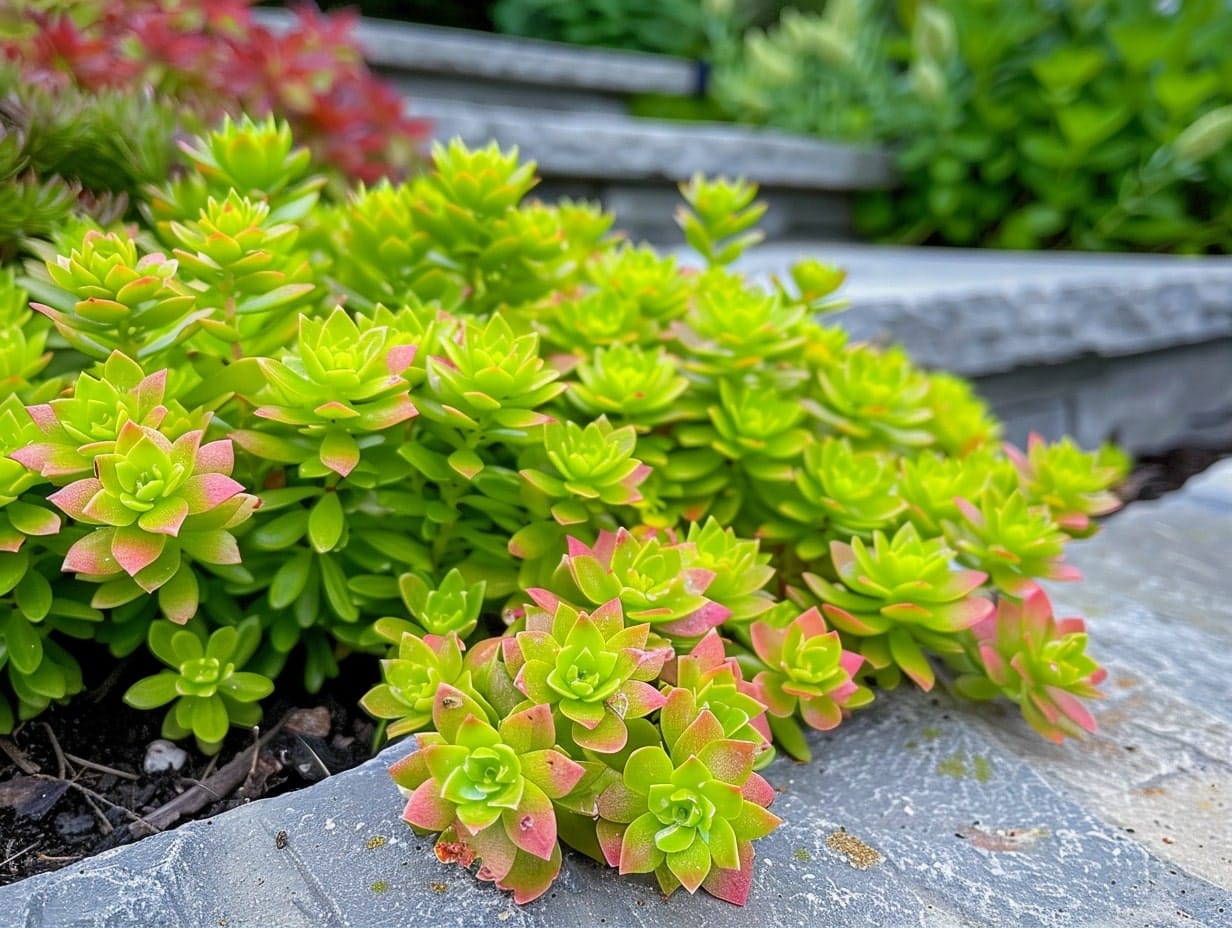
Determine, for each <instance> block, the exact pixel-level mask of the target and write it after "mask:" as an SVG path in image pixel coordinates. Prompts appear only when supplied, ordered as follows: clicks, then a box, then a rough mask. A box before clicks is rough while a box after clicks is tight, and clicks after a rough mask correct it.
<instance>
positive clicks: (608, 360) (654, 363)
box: [565, 345, 689, 431]
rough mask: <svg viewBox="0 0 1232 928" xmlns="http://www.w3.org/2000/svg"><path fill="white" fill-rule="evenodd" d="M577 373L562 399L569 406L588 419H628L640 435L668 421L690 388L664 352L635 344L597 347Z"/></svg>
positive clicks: (621, 420)
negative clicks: (567, 401) (603, 417)
mask: <svg viewBox="0 0 1232 928" xmlns="http://www.w3.org/2000/svg"><path fill="white" fill-rule="evenodd" d="M575 373H576V374H577V378H578V379H577V381H576V382H574V383H571V384H570V385H569V390H568V392H567V393H566V394H565V398H566V399H568V400H569V402H570V403H572V404H573V405H574V406H576V407H577V408H578V409H579V410H580V411H581V412H583V413H586V414H587V415H592V416H596V417H597V416H601V415H605V416H607V417H608V418H609V419H612V420H614V421H616V422H623V421H624V420H626V419H629V420H631V421H630V425H633V426H634V427H635V428H636V429H638V430H639V431H649V430H650V429H651V428H652V427H654V426H656V425H660V424H662V423H664V422H667V421H669V420H670V419H671V418H672V417H673V415H674V412H675V410H674V407H675V404H676V399H677V398H678V397H679V396H680V395H681V394H682V393H684V391H685V390H686V389H688V386H689V382H688V381H687V380H686V379H685V378H684V377H681V376H680V375H679V374H678V373H677V368H676V364H675V362H674V361H673V360H672V358H670V357H669V356H668V355H667V353H666V352H665V350H664V349H663V348H662V347H660V348H657V349H655V350H654V351H653V352H652V351H647V350H646V349H643V348H642V347H640V346H638V345H610V346H607V347H601V348H596V349H594V351H593V352H592V353H591V354H590V356H588V357H587V358H586V359H585V360H583V361H582V362H581V363H580V364H579V365H578V366H577V368H576V369H575Z"/></svg>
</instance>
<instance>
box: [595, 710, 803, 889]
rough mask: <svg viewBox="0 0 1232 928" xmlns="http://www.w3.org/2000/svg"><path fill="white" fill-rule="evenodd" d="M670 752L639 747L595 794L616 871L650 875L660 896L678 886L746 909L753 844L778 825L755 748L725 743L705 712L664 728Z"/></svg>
mask: <svg viewBox="0 0 1232 928" xmlns="http://www.w3.org/2000/svg"><path fill="white" fill-rule="evenodd" d="M663 734H664V737H665V739H666V742H667V748H668V749H667V750H664V748H663V747H662V746H659V745H647V746H645V747H641V748H638V749H637V750H636V751H634V752H633V753H632V754H631V755H630V756H629V759H628V761H627V762H626V764H625V768H624V775H623V776H622V778H621V779H620V780H619V781H617V782H616V783H613V784H612V785H611V786H609V787H608V788H607V789H606V790H604V792H603V794H602V795H601V796H600V797H599V802H598V812H599V816H600V821H599V823H598V836H599V843H600V845H601V847H602V849H603V853H604V856H605V857H606V859H607V862H608V864H609V865H610V866H612V867H617V868H619V870H620V872H621V873H654V875H655V877H656V878H657V879H658V881H659V886H660V888H661V889H662V890H663V892H664V893H666V894H668V895H670V894H671V893H672V892H674V891H675V890H676V889H677V888H678V887H680V886H683V887H684V888H685V889H686V890H688V891H689V892H690V893H693V892H696V891H697V890H698V889H699V888H702V889H705V890H706V891H707V892H708V893H710V894H711V895H712V896H717V897H718V898H720V899H725V900H726V901H728V902H733V903H735V904H736V905H743V904H744V901H745V899H746V898H747V897H748V893H749V888H750V886H751V884H752V879H753V846H752V842H753V841H755V840H756V839H757V838H761V837H764V836H766V835H768V834H769V833H770V832H772V831H773V830H774V829H775V828H777V827H778V825H779V824H780V819H779V818H778V816H776V815H774V814H773V813H771V812H769V811H767V809H766V806H768V805H769V804H770V802H771V800H772V799H773V797H774V790H773V789H771V788H770V786H769V785H768V784H767V783H766V782H765V780H763V779H762V778H761V776H759V775H758V774H756V773H754V772H753V759H754V755H755V752H756V746H755V745H754V744H753V743H752V742H750V741H738V740H733V739H731V738H727V737H726V736H725V734H724V731H723V726H722V724H721V723H720V722H719V720H718V719H717V718H716V717H715V716H714V714H713V713H712V712H710V711H709V710H708V709H703V710H702V711H700V712H699V713H698V714H697V716H696V718H694V719H692V720H690V721H689V723H688V724H687V725H686V726H685V727H683V728H681V729H676V728H674V727H669V726H666V725H665V726H664V731H663Z"/></svg>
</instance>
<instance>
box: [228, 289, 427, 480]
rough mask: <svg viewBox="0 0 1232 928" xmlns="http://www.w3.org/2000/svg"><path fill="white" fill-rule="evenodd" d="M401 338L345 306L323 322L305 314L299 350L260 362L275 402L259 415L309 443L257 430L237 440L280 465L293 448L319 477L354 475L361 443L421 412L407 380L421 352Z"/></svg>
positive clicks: (259, 408) (303, 462)
mask: <svg viewBox="0 0 1232 928" xmlns="http://www.w3.org/2000/svg"><path fill="white" fill-rule="evenodd" d="M402 338H403V336H401V335H399V334H398V333H396V332H395V331H393V330H391V329H390V328H389V327H388V326H382V325H376V324H374V323H373V322H371V321H370V320H368V319H366V318H365V317H362V316H360V317H358V318H354V319H353V318H352V317H351V316H349V315H348V314H347V313H346V312H345V311H344V310H343V309H342V308H341V307H335V309H334V310H333V312H331V313H330V314H329V316H328V317H327V318H326V319H325V320H323V321H321V320H317V319H310V318H308V317H304V316H301V317H300V327H299V337H298V339H297V341H296V349H295V351H294V352H293V353H288V354H287V355H285V356H284V357H283V359H282V360H275V359H272V358H261V359H260V360H259V362H258V363H259V364H260V367H261V372H262V373H263V374H264V375H265V380H266V383H267V386H268V390H269V394H270V396H271V398H272V399H273V402H271V403H266V404H265V405H262V406H259V407H258V408H257V409H256V415H257V416H259V417H261V418H264V419H270V420H272V421H274V422H279V423H282V424H283V425H288V426H291V427H292V428H293V429H295V431H296V432H297V433H298V434H299V435H300V436H303V437H304V438H306V439H307V442H298V441H297V442H295V445H293V446H292V448H291V449H286V448H285V447H284V446H277V447H275V446H274V443H273V442H272V441H271V440H270V439H269V438H267V437H266V434H265V433H262V432H259V431H250V430H245V431H242V432H240V433H238V434H236V436H235V439H236V441H237V442H238V443H239V444H240V445H241V446H243V447H244V448H245V449H246V450H248V451H250V452H252V453H254V454H268V455H269V456H271V457H272V458H273V459H274V460H283V459H284V455H286V454H287V453H288V450H290V453H291V455H292V457H293V458H298V460H297V461H295V463H300V464H301V465H304V464H306V465H307V468H308V470H309V471H311V472H314V473H316V474H317V475H318V476H323V475H324V474H326V473H330V472H332V473H334V474H337V475H338V476H339V477H346V476H348V475H349V474H350V473H351V471H353V470H354V469H355V467H356V466H357V465H358V464H359V462H360V456H361V448H360V443H359V437H362V436H364V435H366V434H368V433H371V432H380V431H383V430H384V429H388V428H392V427H393V426H395V425H398V424H399V423H402V422H406V421H407V420H408V419H410V418H412V417H414V416H415V415H416V413H417V410H416V408H415V404H414V403H412V402H411V398H410V393H409V388H408V383H407V381H406V380H405V379H404V378H403V377H402V376H401V375H402V373H403V372H404V371H405V370H406V369H407V368H408V367H409V366H410V364H411V361H412V360H413V359H414V357H415V350H416V346H415V345H413V344H406V343H404V342H403V341H402ZM296 446H298V447H299V448H300V449H302V450H300V451H299V452H296V451H295V450H294V447H296ZM314 446H315V447H314ZM313 458H315V459H316V460H315V461H313V460H312V459H313ZM318 462H319V465H320V467H319V468H318V467H317V466H316V465H317V463H318Z"/></svg>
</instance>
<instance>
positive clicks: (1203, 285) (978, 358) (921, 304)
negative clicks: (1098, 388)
mask: <svg viewBox="0 0 1232 928" xmlns="http://www.w3.org/2000/svg"><path fill="white" fill-rule="evenodd" d="M955 276H956V277H957V276H958V275H957V274H956V275H955ZM1093 276H1098V277H1099V279H1094V280H1090V281H1075V280H1072V279H1070V280H1066V281H1064V282H1059V283H1049V282H1048V281H1047V279H1046V278H1047V271H1042V272H1041V279H1040V281H1039V282H1037V283H1035V284H1032V285H1030V286H1018V287H1013V288H997V287H989V286H987V285H984V284H977V285H973V286H971V287H969V288H955V289H953V290H946V289H937V290H922V291H921V292H919V293H915V294H911V295H904V296H903V297H900V298H886V297H884V296H878V297H869V298H863V299H861V298H856V299H853V300H852V310H851V312H850V313H849V314H848V315H847V316H846V317H845V318H844V320H843V324H844V325H845V326H846V327H848V328H849V330H850V331H851V332H852V334H853V335H855V336H856V337H860V338H876V337H879V336H881V335H883V334H885V333H892V335H893V338H894V339H895V340H896V341H898V342H901V343H902V344H903V345H904V347H906V349H907V350H908V352H910V353H911V355H912V357H913V358H914V359H915V360H916V361H917V362H919V363H920V364H923V365H925V366H928V367H942V368H946V369H947V370H953V371H957V372H959V373H962V374H966V375H968V376H979V375H984V374H992V373H998V372H1002V371H1008V370H1011V369H1013V368H1016V367H1023V366H1027V365H1033V364H1056V363H1058V362H1061V361H1069V360H1072V359H1075V358H1079V357H1082V356H1083V355H1089V354H1093V355H1099V356H1103V357H1119V356H1124V355H1132V354H1141V353H1145V352H1150V351H1157V350H1161V349H1165V348H1171V347H1176V346H1179V345H1188V344H1194V343H1197V342H1202V341H1207V340H1210V339H1217V338H1226V337H1229V336H1232V268H1228V267H1226V266H1224V267H1193V268H1188V269H1175V270H1172V269H1169V270H1161V271H1160V272H1159V273H1158V274H1157V275H1156V276H1155V277H1154V278H1153V279H1152V280H1150V281H1143V280H1140V279H1134V278H1129V279H1127V280H1124V281H1118V280H1115V279H1112V278H1110V277H1109V275H1107V274H1106V273H1104V272H1102V271H1101V272H1100V273H1099V274H1098V275H1093ZM955 333H959V337H955Z"/></svg>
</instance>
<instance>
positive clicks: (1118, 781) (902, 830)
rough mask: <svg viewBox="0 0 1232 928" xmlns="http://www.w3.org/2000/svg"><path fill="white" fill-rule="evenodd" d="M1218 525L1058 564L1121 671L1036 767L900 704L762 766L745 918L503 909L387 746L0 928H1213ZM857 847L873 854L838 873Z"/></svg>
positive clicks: (15, 912) (1207, 515)
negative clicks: (401, 787) (413, 806)
mask: <svg viewBox="0 0 1232 928" xmlns="http://www.w3.org/2000/svg"><path fill="white" fill-rule="evenodd" d="M1229 513H1232V462H1229V463H1227V464H1224V465H1221V466H1219V467H1218V468H1217V469H1216V470H1214V471H1212V472H1211V473H1210V474H1209V475H1208V476H1204V477H1202V478H1199V479H1197V480H1195V481H1193V482H1192V483H1191V484H1190V485H1189V486H1187V487H1186V488H1185V489H1184V490H1182V491H1181V492H1179V493H1177V494H1174V495H1173V496H1170V497H1168V498H1166V499H1164V500H1161V501H1158V502H1154V503H1136V504H1134V505H1133V506H1131V507H1130V508H1129V509H1128V510H1126V511H1125V512H1123V513H1121V514H1118V515H1116V516H1114V517H1112V518H1111V519H1110V520H1109V522H1108V524H1107V525H1106V527H1105V529H1104V531H1103V532H1102V533H1101V534H1100V535H1099V536H1097V537H1096V538H1095V539H1093V540H1091V541H1088V542H1084V543H1078V544H1075V545H1074V546H1073V548H1072V559H1073V561H1074V563H1075V564H1076V566H1078V567H1079V568H1081V569H1082V570H1083V571H1084V572H1085V573H1086V574H1087V577H1086V579H1085V580H1084V581H1083V582H1081V583H1077V584H1065V585H1054V589H1053V590H1052V591H1051V592H1052V594H1053V596H1054V599H1055V601H1056V603H1057V605H1058V614H1061V615H1066V614H1070V613H1071V612H1072V611H1073V610H1075V609H1077V610H1078V611H1080V612H1082V613H1083V614H1085V615H1086V616H1087V618H1088V627H1089V631H1090V635H1091V649H1092V651H1093V652H1094V653H1095V654H1096V655H1097V656H1098V657H1099V658H1100V659H1101V661H1103V662H1104V663H1106V664H1107V665H1108V666H1109V669H1110V676H1109V679H1108V681H1107V682H1106V683H1105V685H1104V690H1105V694H1106V699H1105V700H1104V701H1103V702H1102V703H1101V704H1100V705H1097V706H1095V707H1094V710H1095V714H1096V717H1097V720H1098V722H1099V725H1100V731H1099V732H1098V733H1097V734H1096V735H1094V736H1092V737H1091V738H1088V739H1086V740H1084V741H1081V742H1074V741H1070V742H1067V743H1065V744H1063V745H1051V744H1049V743H1047V742H1044V741H1043V740H1041V739H1040V738H1039V737H1038V736H1036V735H1035V734H1034V733H1032V732H1031V731H1030V730H1029V729H1028V728H1027V726H1026V724H1025V723H1024V722H1023V721H1022V720H1021V719H1020V718H1019V717H1018V716H1017V715H1016V713H1015V712H1014V711H1012V710H1009V709H1007V708H1006V707H1005V706H1002V705H999V704H980V705H977V704H972V703H964V702H957V701H955V700H954V699H953V698H952V697H951V696H949V695H948V694H947V693H946V692H945V691H944V690H943V689H940V688H939V689H937V690H935V691H934V692H933V693H932V694H929V695H927V696H926V695H923V694H920V693H918V692H916V691H914V690H911V689H901V690H899V691H896V692H894V693H889V694H880V695H879V696H878V698H877V702H876V703H875V704H874V705H873V706H872V707H870V708H869V709H867V710H864V711H862V712H860V713H858V714H857V715H856V716H855V717H854V718H853V719H851V720H850V721H849V722H846V723H844V724H843V725H842V726H841V727H840V728H838V729H837V730H836V731H834V732H832V733H830V734H826V735H822V734H814V735H813V736H812V737H811V741H812V744H813V747H814V750H815V754H816V759H815V760H814V761H813V762H812V763H809V764H793V763H790V762H788V761H784V760H777V761H775V763H774V764H772V765H771V766H770V767H769V768H768V770H767V772H766V776H767V778H768V779H769V781H770V783H771V784H772V785H773V786H774V787H775V788H776V789H777V790H778V792H779V796H778V798H777V799H776V801H775V804H774V807H773V808H774V811H775V812H777V813H778V814H779V815H780V816H782V817H783V818H784V819H785V823H784V825H783V826H782V827H781V828H779V829H778V830H777V831H775V832H774V833H773V834H771V835H770V836H769V837H767V838H765V839H763V840H762V841H759V842H757V845H756V851H757V862H756V871H755V877H754V884H753V890H752V893H751V895H750V898H749V902H748V905H747V907H745V908H744V909H737V908H734V907H732V906H729V905H727V904H726V903H722V902H719V901H717V900H715V899H713V898H711V897H709V896H705V895H701V894H699V895H698V896H696V897H692V898H690V897H689V896H687V895H686V894H685V893H683V892H680V893H677V894H676V895H675V896H673V897H672V898H671V899H670V900H669V901H664V900H662V899H661V897H660V895H659V893H658V891H657V888H656V887H655V885H654V882H653V880H652V879H650V878H647V877H621V876H618V875H617V874H616V873H615V872H613V871H611V870H607V869H604V868H600V867H599V866H597V865H596V864H594V863H592V862H590V861H588V860H586V859H584V858H581V857H580V856H578V855H576V854H572V853H569V854H567V855H566V857H565V864H564V869H563V871H562V873H561V875H560V877H559V879H558V880H557V882H556V884H555V885H554V886H553V887H552V890H551V891H550V892H549V894H548V895H546V896H545V897H544V898H542V899H541V900H539V901H538V902H535V903H534V904H532V905H529V906H526V907H524V908H518V907H516V906H514V905H513V903H512V902H511V901H510V900H509V898H508V897H507V896H506V895H504V894H502V893H499V892H497V891H496V890H494V889H493V888H492V887H491V885H489V884H485V883H480V882H478V881H477V880H476V879H475V878H474V876H473V875H472V874H469V873H465V872H463V871H461V870H459V869H458V868H457V867H455V866H445V865H443V864H441V863H439V862H438V861H437V860H436V858H435V856H434V855H433V854H432V850H431V848H432V842H431V840H430V839H427V840H426V839H420V838H417V837H416V836H415V835H414V834H413V833H412V832H411V831H410V830H409V829H408V828H407V827H406V825H405V824H403V823H402V822H401V821H400V820H399V815H400V812H401V808H400V806H401V803H400V800H399V797H398V794H397V792H396V790H395V789H394V788H393V785H392V783H391V782H390V780H389V778H388V776H387V775H386V773H385V767H386V766H387V765H388V764H389V763H391V762H392V761H393V760H395V759H397V758H399V757H401V756H402V755H403V754H404V753H405V752H406V750H407V749H406V747H405V746H397V745H395V746H393V747H391V748H388V749H386V751H385V752H383V753H382V754H381V755H380V756H378V757H377V758H375V759H374V760H372V761H370V762H369V763H368V764H366V765H364V766H362V767H359V768H357V769H355V770H351V771H348V772H346V773H342V774H339V775H338V776H335V777H331V778H329V779H327V780H325V781H323V782H322V783H319V784H317V785H315V786H313V787H310V788H308V789H305V790H302V791H300V792H296V793H292V794H289V795H286V796H281V797H278V798H274V799H266V800H262V801H260V802H255V803H253V804H251V805H249V806H245V807H242V808H240V809H236V810H234V811H231V812H227V813H225V814H223V815H221V816H218V817H216V818H214V819H211V820H209V821H205V822H195V823H192V824H189V825H186V826H184V827H183V828H180V829H177V830H175V831H173V832H168V833H165V834H160V835H156V836H154V837H151V838H147V839H145V840H144V841H141V842H139V843H137V844H136V845H131V846H129V847H124V848H119V849H117V850H115V851H111V852H107V853H105V854H102V855H99V856H98V857H95V858H92V859H89V860H84V861H81V862H80V863H77V864H74V865H72V866H71V867H68V868H65V869H64V870H62V871H60V872H58V873H52V874H45V875H41V876H36V877H32V878H30V879H28V880H25V881H23V882H21V883H17V884H14V885H11V886H7V887H0V912H3V913H4V914H3V916H0V924H5V925H20V926H23V928H52V926H55V928H64V926H103V925H126V926H127V925H160V926H167V928H190V926H191V928H199V926H202V925H222V924H225V925H227V926H229V928H258V926H262V928H263V926H268V925H277V926H279V928H319V926H346V925H362V926H365V928H401V926H405V925H455V924H456V925H479V926H492V928H503V926H515V928H559V926H562V925H603V926H605V928H641V926H650V925H662V924H664V923H670V924H672V925H674V926H679V928H728V926H731V928H737V926H745V925H758V924H764V925H777V924H791V925H810V926H811V925H844V926H850V928H864V926H869V928H872V926H883V925H904V926H905V925H915V926H925V928H934V926H936V928H942V926H944V928H950V926H960V925H961V926H966V925H982V926H998V928H1015V926H1023V928H1027V926H1030V928H1036V926H1065V928H1075V926H1087V928H1100V926H1108V925H1149V926H1152V928H1173V926H1178V928H1179V926H1187V928H1188V926H1194V925H1204V926H1208V928H1216V926H1224V925H1227V924H1229V921H1230V918H1229V915H1230V914H1232V832H1230V831H1229V829H1228V827H1227V823H1228V821H1229V818H1230V816H1232V811H1230V809H1232V696H1230V694H1229V690H1228V687H1227V681H1228V679H1230V678H1232V657H1230V655H1232V580H1230V579H1229V573H1228V571H1227V565H1226V552H1227V551H1228V550H1230V549H1232V518H1229ZM835 836H839V837H837V838H836V837H835ZM856 842H858V844H857V843H856ZM852 845H855V846H856V847H861V848H867V849H871V851H872V853H871V854H870V853H868V852H867V851H866V852H864V853H862V854H860V855H853V856H848V855H846V854H844V853H843V850H842V849H843V848H844V847H850V846H852Z"/></svg>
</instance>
